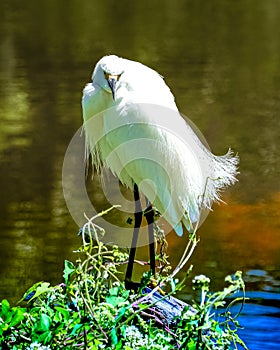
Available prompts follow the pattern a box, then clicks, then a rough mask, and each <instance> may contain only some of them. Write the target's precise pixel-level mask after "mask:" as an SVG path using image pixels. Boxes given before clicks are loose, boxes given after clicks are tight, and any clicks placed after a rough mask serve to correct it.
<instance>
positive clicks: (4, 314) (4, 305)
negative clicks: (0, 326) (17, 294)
mask: <svg viewBox="0 0 280 350" xmlns="http://www.w3.org/2000/svg"><path fill="white" fill-rule="evenodd" d="M1 307H2V309H1V316H2V317H3V318H6V317H7V316H8V314H9V312H10V309H11V307H10V303H9V302H8V300H7V299H3V300H2V302H1Z"/></svg>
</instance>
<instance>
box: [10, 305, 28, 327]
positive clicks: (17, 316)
mask: <svg viewBox="0 0 280 350" xmlns="http://www.w3.org/2000/svg"><path fill="white" fill-rule="evenodd" d="M25 311H26V309H22V308H19V307H17V308H13V316H12V319H11V321H10V327H14V326H16V325H17V324H18V323H20V322H21V321H22V320H23V319H24V313H25Z"/></svg>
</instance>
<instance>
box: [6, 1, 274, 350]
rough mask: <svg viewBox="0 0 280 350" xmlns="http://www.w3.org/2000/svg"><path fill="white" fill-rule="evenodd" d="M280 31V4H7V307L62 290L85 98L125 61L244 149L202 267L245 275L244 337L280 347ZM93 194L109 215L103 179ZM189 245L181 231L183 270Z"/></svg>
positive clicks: (207, 130)
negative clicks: (106, 62)
mask: <svg viewBox="0 0 280 350" xmlns="http://www.w3.org/2000/svg"><path fill="white" fill-rule="evenodd" d="M279 22H280V2H279V1H277V0H268V1H253V0H242V1H235V2H231V1H219V0H214V1H211V2H202V1H195V2H194V1H191V0H189V1H179V0H175V1H172V2H171V1H163V2H162V1H149V2H148V1H141V2H140V1H135V2H132V1H128V0H125V1H122V2H121V3H120V4H119V3H118V2H115V1H113V0H110V1H109V0H105V1H102V2H101V1H92V0H91V1H90V0H85V1H82V2H81V1H75V0H70V1H64V0H63V1H59V2H57V1H54V0H43V1H40V2H37V1H34V0H30V1H28V2H21V1H18V0H10V1H2V2H1V3H0V45H1V46H0V47H1V50H0V169H1V170H0V186H1V196H0V229H1V233H0V247H1V254H0V264H1V270H0V298H1V299H2V298H8V299H9V300H11V301H12V302H16V301H17V300H18V299H20V297H21V295H22V294H23V292H24V291H25V290H26V289H27V288H28V287H30V285H32V284H33V283H35V282H37V281H40V280H48V281H50V282H52V283H58V282H60V281H61V279H62V268H63V262H64V259H69V260H71V259H75V256H74V253H73V250H75V249H76V248H77V247H78V246H79V244H80V240H79V238H78V237H77V231H78V226H77V225H76V223H75V222H74V220H73V219H72V217H71V215H70V214H69V212H68V209H67V207H66V204H65V200H64V197H63V188H62V177H61V172H62V164H63V159H64V155H65V152H66V149H67V146H68V144H69V142H70V140H71V138H72V137H73V135H74V133H75V132H76V131H77V130H78V129H79V127H80V126H81V120H82V116H81V107H80V100H81V91H82V89H83V87H84V85H85V83H87V82H89V81H90V76H91V71H92V69H93V66H94V64H95V63H96V61H97V60H98V59H99V58H100V57H102V56H103V55H105V54H111V53H114V54H118V55H120V56H123V57H127V58H130V59H134V60H137V61H141V62H142V63H144V64H146V65H148V66H150V67H152V68H154V69H156V70H157V71H159V72H160V74H162V75H163V76H165V80H166V82H167V84H168V85H169V86H170V88H171V90H172V91H173V93H174V95H175V97H176V101H177V105H178V107H179V109H180V111H181V112H182V113H183V114H184V115H187V116H188V117H190V118H191V119H192V121H193V122H194V123H195V124H196V125H197V127H198V128H199V129H200V130H201V131H202V132H203V134H204V135H205V137H206V139H207V141H208V143H209V145H210V146H211V149H212V151H213V152H214V153H215V154H224V153H225V152H226V151H227V148H228V147H231V148H232V149H233V150H234V151H235V152H238V154H239V156H240V175H239V177H238V179H239V182H238V184H236V185H235V186H233V187H231V188H230V189H228V190H227V191H226V192H225V193H224V194H223V200H224V201H225V202H226V203H227V205H225V204H222V205H214V208H213V209H214V210H213V212H211V213H210V215H209V216H208V218H207V220H206V221H205V223H204V224H203V225H202V227H201V228H200V230H199V236H200V243H199V245H198V247H197V248H196V251H195V253H194V254H193V256H192V258H191V261H190V263H192V264H194V271H193V273H194V274H201V273H203V274H206V275H208V276H209V277H210V278H211V281H212V283H211V286H212V289H213V290H216V289H218V288H222V286H223V284H224V277H225V276H226V275H228V274H231V273H234V272H235V271H237V270H242V271H243V274H244V279H245V282H246V288H247V290H248V295H249V297H251V301H250V302H248V303H247V305H246V306H245V308H244V312H243V313H242V315H241V317H240V323H241V324H242V326H244V330H242V331H241V335H242V338H243V339H244V340H245V341H246V342H247V344H248V346H249V348H250V349H264V348H269V349H276V348H279V345H278V340H277V338H278V337H277V336H276V335H277V334H279V332H280V318H279V315H280V307H279V290H280V254H279V251H280V249H279V248H280V217H279V214H280V207H279V204H280V181H279V178H280V177H279V175H280V174H279V173H280V171H279V163H280V152H279V146H280V141H279V131H280V130H279V129H280V128H279V127H280V122H279V120H280V119H279V112H280V98H279V90H280V40H279V37H280V27H279ZM81 157H83V154H81ZM91 186H92V192H93V196H94V200H95V203H96V208H97V209H99V210H102V209H105V208H104V206H105V203H104V201H103V199H102V198H103V197H102V194H101V193H100V183H99V182H98V180H97V179H96V178H94V181H93V182H92V185H91ZM106 205H107V206H106V208H107V207H108V204H106ZM110 220H120V221H122V220H123V219H120V218H119V215H118V212H116V213H114V214H113V215H112V217H111V219H110ZM182 239H183V238H179V237H176V236H175V235H173V234H172V233H171V234H170V235H169V236H168V240H169V253H170V258H171V260H172V263H173V264H174V265H175V264H176V261H177V260H178V259H179V256H180V253H181V252H182V250H183V248H184V244H182ZM143 254H144V253H143ZM187 292H188V288H187V290H186V293H187Z"/></svg>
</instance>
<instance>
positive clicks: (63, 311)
mask: <svg viewBox="0 0 280 350" xmlns="http://www.w3.org/2000/svg"><path fill="white" fill-rule="evenodd" d="M55 310H56V311H57V312H58V313H60V314H61V315H62V316H63V318H64V319H65V320H69V317H70V312H69V310H67V309H65V308H64V307H60V306H55Z"/></svg>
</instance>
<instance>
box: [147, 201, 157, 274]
mask: <svg viewBox="0 0 280 350" xmlns="http://www.w3.org/2000/svg"><path fill="white" fill-rule="evenodd" d="M144 215H145V217H146V220H147V223H148V231H149V249H150V267H151V270H152V273H153V275H154V276H155V274H156V258H155V239H154V209H153V208H152V206H151V204H149V206H148V207H147V209H146V210H145V213H144Z"/></svg>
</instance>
